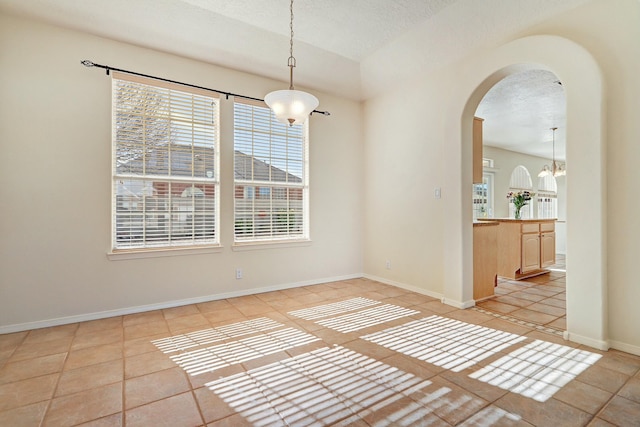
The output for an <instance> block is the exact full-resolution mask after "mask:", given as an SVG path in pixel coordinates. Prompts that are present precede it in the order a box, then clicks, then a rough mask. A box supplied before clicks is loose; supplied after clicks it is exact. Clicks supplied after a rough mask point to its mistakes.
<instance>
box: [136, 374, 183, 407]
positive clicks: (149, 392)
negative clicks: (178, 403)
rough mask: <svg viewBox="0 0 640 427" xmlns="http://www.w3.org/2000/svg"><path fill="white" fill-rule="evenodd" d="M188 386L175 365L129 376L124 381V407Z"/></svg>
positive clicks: (154, 399) (173, 394)
mask: <svg viewBox="0 0 640 427" xmlns="http://www.w3.org/2000/svg"><path fill="white" fill-rule="evenodd" d="M190 388H191V387H190V385H189V382H188V381H187V377H186V374H185V372H184V371H183V370H182V369H181V368H177V367H176V368H172V369H166V370H164V371H158V372H154V373H152V374H147V375H143V376H140V377H135V378H131V379H128V380H126V381H125V383H124V400H125V409H131V408H135V407H137V406H141V405H145V404H147V403H151V402H155V401H156V400H162V399H164V398H167V397H171V396H175V395H177V394H181V393H184V392H186V391H189V390H190Z"/></svg>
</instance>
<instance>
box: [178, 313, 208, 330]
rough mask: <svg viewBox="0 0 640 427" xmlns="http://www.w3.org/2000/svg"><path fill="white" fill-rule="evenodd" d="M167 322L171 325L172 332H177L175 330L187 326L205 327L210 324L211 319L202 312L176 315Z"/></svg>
mask: <svg viewBox="0 0 640 427" xmlns="http://www.w3.org/2000/svg"><path fill="white" fill-rule="evenodd" d="M167 324H168V325H169V330H170V331H171V333H172V334H173V333H175V331H180V330H184V329H187V328H200V329H204V328H206V327H208V326H210V323H209V321H208V320H207V318H206V317H204V316H203V315H202V314H200V313H196V314H191V315H188V316H182V317H174V318H171V319H168V320H167Z"/></svg>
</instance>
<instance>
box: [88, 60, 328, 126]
mask: <svg viewBox="0 0 640 427" xmlns="http://www.w3.org/2000/svg"><path fill="white" fill-rule="evenodd" d="M80 63H81V64H82V65H84V66H85V67H98V68H103V69H105V70H107V75H109V73H110V72H111V71H120V72H121V73H127V74H133V75H135V76H140V77H147V78H150V79H155V80H161V81H163V82H168V83H175V84H178V85H182V86H188V87H193V88H196V89H203V90H208V91H210V92H215V93H219V94H220V95H224V96H225V97H226V98H227V99H229V97H230V96H234V97H236V96H237V97H238V98H244V99H251V100H253V101H261V102H264V99H260V98H254V97H252V96H246V95H240V94H239V93H233V92H225V91H223V90H217V89H211V88H208V87H204V86H197V85H192V84H190V83H183V82H179V81H176V80H169V79H164V78H162V77H156V76H150V75H149V74H142V73H137V72H135V71H129V70H122V69H120V68H115V67H110V66H109V65H101V64H96V63H95V62H93V61H89V60H88V59H85V60H84V61H80ZM313 113H318V114H322V115H323V116H329V115H331V113H329V112H328V111H320V110H313V111H312V112H311V114H313Z"/></svg>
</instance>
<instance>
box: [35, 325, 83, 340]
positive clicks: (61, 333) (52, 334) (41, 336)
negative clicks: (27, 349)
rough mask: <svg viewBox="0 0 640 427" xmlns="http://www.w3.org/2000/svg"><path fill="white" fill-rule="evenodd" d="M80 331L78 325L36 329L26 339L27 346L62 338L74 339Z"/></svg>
mask: <svg viewBox="0 0 640 427" xmlns="http://www.w3.org/2000/svg"><path fill="white" fill-rule="evenodd" d="M77 329H78V324H77V323H72V324H69V325H61V326H53V327H51V328H42V329H34V330H32V331H29V334H28V335H27V337H26V338H25V339H24V343H25V344H30V343H41V342H46V341H52V340H58V339H61V338H69V337H73V336H74V335H75V333H76V330H77Z"/></svg>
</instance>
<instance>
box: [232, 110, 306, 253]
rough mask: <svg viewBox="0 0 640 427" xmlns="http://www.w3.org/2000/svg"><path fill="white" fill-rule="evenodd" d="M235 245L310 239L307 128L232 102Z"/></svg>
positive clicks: (265, 111) (267, 111)
mask: <svg viewBox="0 0 640 427" xmlns="http://www.w3.org/2000/svg"><path fill="white" fill-rule="evenodd" d="M234 170H235V197H234V201H235V202H234V213H235V215H234V216H235V241H236V242H251V241H277V240H299V239H308V237H309V233H308V213H307V212H308V193H309V187H308V142H307V126H306V125H294V126H288V125H284V124H282V123H280V122H278V121H277V120H276V119H275V116H274V115H273V114H272V113H271V110H270V109H269V108H267V107H266V106H265V105H264V104H262V103H254V102H251V101H244V100H240V101H236V102H235V103H234Z"/></svg>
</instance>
